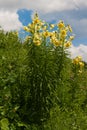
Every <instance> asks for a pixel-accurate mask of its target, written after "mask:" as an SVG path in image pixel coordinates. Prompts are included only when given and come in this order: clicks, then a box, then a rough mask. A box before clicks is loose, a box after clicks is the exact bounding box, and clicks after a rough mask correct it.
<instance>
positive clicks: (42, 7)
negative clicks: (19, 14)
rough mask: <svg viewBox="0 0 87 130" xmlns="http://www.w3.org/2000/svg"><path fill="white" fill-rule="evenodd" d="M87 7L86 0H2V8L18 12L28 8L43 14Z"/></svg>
mask: <svg viewBox="0 0 87 130" xmlns="http://www.w3.org/2000/svg"><path fill="white" fill-rule="evenodd" d="M82 6H83V7H85V6H86V7H87V1H86V0H53V1H51V0H35V1H34V0H0V8H3V9H6V10H7V9H9V10H15V9H16V10H17V9H20V8H27V9H31V10H37V11H40V12H43V13H46V12H53V11H63V10H72V9H77V8H78V7H82Z"/></svg>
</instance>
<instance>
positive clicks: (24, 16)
mask: <svg viewBox="0 0 87 130" xmlns="http://www.w3.org/2000/svg"><path fill="white" fill-rule="evenodd" d="M35 11H37V12H38V14H39V16H40V18H41V19H43V20H45V21H47V22H50V23H57V22H58V21H59V20H63V21H64V22H65V23H66V24H70V25H71V26H72V28H73V34H74V35H75V40H74V41H73V45H72V47H71V48H70V51H71V56H72V57H75V56H76V55H81V56H82V57H83V59H84V60H85V61H87V1H86V0H53V1H51V0H35V1H34V0H0V25H1V26H2V28H3V29H4V30H6V31H10V30H19V32H20V34H21V35H22V28H23V26H24V25H27V24H28V23H29V22H31V18H32V15H33V14H34V13H35Z"/></svg>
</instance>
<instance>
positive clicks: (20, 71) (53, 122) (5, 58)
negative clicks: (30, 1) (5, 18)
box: [0, 14, 87, 130]
mask: <svg viewBox="0 0 87 130" xmlns="http://www.w3.org/2000/svg"><path fill="white" fill-rule="evenodd" d="M24 30H25V31H27V32H28V34H29V35H28V36H27V37H26V39H25V41H24V42H23V43H22V42H21V40H19V38H18V35H17V33H16V32H7V33H5V32H4V31H2V30H1V31H0V129H1V130H70V129H71V130H84V129H86V128H87V116H86V112H87V110H86V107H87V105H86V97H87V94H86V89H87V80H86V77H87V70H86V67H85V71H84V69H83V67H84V63H83V62H82V59H81V57H80V56H78V57H76V58H75V59H73V60H71V59H70V58H69V52H68V49H69V47H70V46H71V44H72V40H73V38H74V37H73V36H72V35H71V33H72V29H71V27H70V26H69V25H65V24H64V22H63V21H60V22H59V23H58V24H56V25H54V24H48V23H46V22H43V21H41V20H40V19H39V17H38V15H37V14H35V16H34V18H33V20H32V23H31V24H29V25H28V26H26V27H24ZM85 66H86V65H85ZM83 122H84V123H83Z"/></svg>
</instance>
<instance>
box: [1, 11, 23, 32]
mask: <svg viewBox="0 0 87 130" xmlns="http://www.w3.org/2000/svg"><path fill="white" fill-rule="evenodd" d="M0 26H1V27H2V28H3V29H4V30H5V31H10V30H19V29H20V27H22V24H21V23H20V21H19V20H18V15H17V13H16V12H9V11H0Z"/></svg>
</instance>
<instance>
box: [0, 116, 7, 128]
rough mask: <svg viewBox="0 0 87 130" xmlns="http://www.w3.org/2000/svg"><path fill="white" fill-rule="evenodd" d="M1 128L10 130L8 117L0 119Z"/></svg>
mask: <svg viewBox="0 0 87 130" xmlns="http://www.w3.org/2000/svg"><path fill="white" fill-rule="evenodd" d="M0 125H1V130H9V121H8V119H7V118H3V119H1V121H0Z"/></svg>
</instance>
